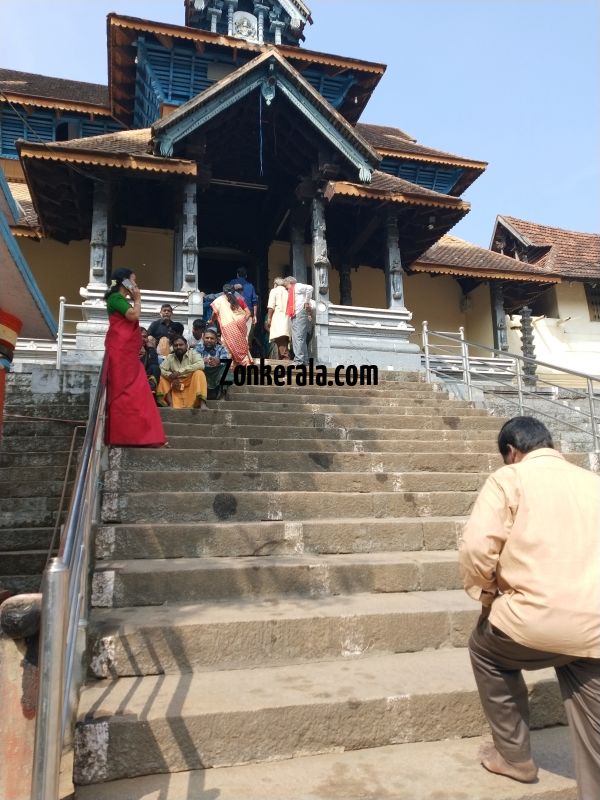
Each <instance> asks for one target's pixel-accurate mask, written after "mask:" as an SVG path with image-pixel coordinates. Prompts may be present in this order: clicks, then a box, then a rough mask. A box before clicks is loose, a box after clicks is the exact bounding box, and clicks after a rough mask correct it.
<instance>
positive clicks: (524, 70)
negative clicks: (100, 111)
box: [0, 0, 600, 247]
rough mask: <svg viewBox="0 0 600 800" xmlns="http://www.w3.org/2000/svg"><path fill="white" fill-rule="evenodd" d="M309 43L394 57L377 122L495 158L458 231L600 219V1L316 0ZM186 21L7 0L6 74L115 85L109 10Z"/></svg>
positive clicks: (1, 37) (133, 2)
mask: <svg viewBox="0 0 600 800" xmlns="http://www.w3.org/2000/svg"><path fill="white" fill-rule="evenodd" d="M309 5H310V7H311V8H312V11H313V19H314V25H312V26H311V27H309V28H308V30H307V38H306V43H305V46H306V47H308V48H310V49H314V50H324V51H328V52H333V53H340V54H343V55H348V56H354V57H357V58H364V59H368V60H373V61H381V62H383V63H386V64H387V65H388V69H387V72H386V74H385V76H384V78H383V80H382V81H381V83H380V84H379V87H378V88H377V89H376V91H375V93H374V95H373V98H372V99H371V101H370V103H369V105H368V106H367V108H366V111H365V113H364V115H363V121H364V122H375V123H380V124H384V125H396V126H398V127H401V128H403V129H404V130H406V131H408V132H409V133H411V134H412V135H413V136H415V137H416V138H417V139H418V141H420V142H422V143H423V144H427V145H429V146H431V147H437V148H439V149H441V150H447V151H449V152H451V153H456V154H458V155H463V156H468V157H471V158H475V159H481V160H483V161H488V162H489V167H488V169H487V171H486V173H484V175H483V176H482V177H480V178H479V179H478V180H477V181H476V183H475V184H474V185H473V186H472V187H471V189H469V190H468V191H467V193H466V194H465V197H466V199H468V200H469V201H470V202H471V204H472V210H471V212H470V214H469V215H468V216H467V217H466V218H465V219H464V220H463V221H462V222H461V223H459V225H457V227H456V228H454V230H453V233H455V234H456V235H457V236H462V237H463V238H465V239H468V240H470V241H472V242H475V243H477V244H481V245H484V246H486V247H487V246H488V244H489V240H490V236H491V232H492V228H493V223H494V219H495V216H496V214H498V213H500V214H502V213H504V214H509V215H512V216H517V217H522V218H524V219H530V220H533V221H536V222H540V223H543V224H547V225H556V226H558V227H563V228H568V229H572V230H583V231H597V230H598V227H599V221H600V135H599V134H600V114H599V110H600V109H599V94H600V92H599V89H600V86H599V83H600V58H599V54H600V47H599V33H598V31H599V29H600V11H599V9H600V4H599V3H598V2H597V0H369V1H368V2H365V1H364V0H312V2H311V0H309ZM109 11H118V12H120V13H123V14H129V15H133V16H138V17H144V18H146V19H155V20H162V21H165V22H174V23H177V24H183V0H109V2H106V0H28V2H26V3H24V2H23V0H0V66H3V67H12V68H14V69H20V70H24V71H30V72H41V73H45V74H47V75H54V76H58V77H65V78H75V79H78V80H88V81H94V82H98V83H104V82H106V71H107V70H106V24H105V20H106V14H107V13H108V12H109Z"/></svg>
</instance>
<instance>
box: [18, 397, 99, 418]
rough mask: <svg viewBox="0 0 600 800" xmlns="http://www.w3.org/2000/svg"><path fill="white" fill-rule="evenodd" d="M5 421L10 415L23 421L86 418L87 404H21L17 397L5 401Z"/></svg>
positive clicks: (88, 411)
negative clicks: (45, 418)
mask: <svg viewBox="0 0 600 800" xmlns="http://www.w3.org/2000/svg"><path fill="white" fill-rule="evenodd" d="M4 413H5V415H6V421H7V422H9V421H12V420H11V416H12V415H17V416H18V418H19V419H18V420H17V421H22V422H25V421H26V419H25V418H33V419H40V418H41V417H48V418H50V419H52V420H77V421H80V420H83V421H85V420H87V418H88V415H89V413H90V410H89V406H88V405H87V403H86V404H81V403H35V404H33V405H23V402H22V400H21V399H20V398H18V397H13V398H12V399H9V400H7V401H6V405H5V408H4Z"/></svg>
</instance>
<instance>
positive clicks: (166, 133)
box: [153, 59, 374, 183]
mask: <svg viewBox="0 0 600 800" xmlns="http://www.w3.org/2000/svg"><path fill="white" fill-rule="evenodd" d="M274 61H275V59H269V61H263V62H262V64H260V65H259V66H257V67H256V68H255V69H252V70H249V71H248V72H247V73H246V74H245V75H244V77H243V79H242V80H240V81H239V82H237V83H235V84H234V85H230V86H228V87H226V88H224V89H223V90H222V91H221V92H219V93H217V94H216V95H215V96H213V97H210V98H208V99H206V101H204V102H203V100H202V98H197V99H196V100H195V101H194V102H193V103H192V106H191V108H189V109H188V110H187V113H186V114H185V115H184V116H183V117H180V116H178V112H176V113H175V114H174V115H173V116H172V117H167V118H166V119H165V120H162V121H160V122H158V123H157V124H156V125H155V126H153V133H154V138H155V140H156V142H157V144H158V148H159V151H160V153H161V155H163V156H167V157H169V156H171V155H172V154H173V150H174V146H175V144H176V142H178V141H181V140H182V139H184V138H185V137H186V136H189V134H190V133H192V132H193V131H194V130H196V129H197V128H199V127H201V126H202V125H204V124H205V123H206V122H208V121H209V120H211V119H213V118H214V117H216V116H218V115H219V114H221V113H222V112H223V111H224V110H225V109H227V108H229V107H230V106H232V105H234V104H235V103H237V102H238V101H239V100H241V99H242V98H243V97H246V96H247V95H248V94H250V92H252V91H254V90H255V89H260V90H261V92H262V93H263V96H264V98H265V100H266V101H267V105H270V103H271V102H273V100H274V99H276V97H277V96H278V95H279V93H281V94H282V95H284V96H285V97H286V98H287V100H288V101H289V102H290V103H291V104H292V105H294V106H295V107H296V108H297V109H298V111H299V112H300V113H301V114H302V115H304V116H305V117H306V118H307V119H308V120H309V121H310V123H311V124H312V125H313V126H314V128H315V129H316V130H317V131H318V132H319V133H320V134H321V135H322V136H323V137H324V138H326V139H327V140H328V141H329V142H330V143H331V144H332V145H333V146H334V147H335V149H336V150H338V152H341V153H342V154H343V156H344V157H345V158H346V159H347V160H348V161H349V162H350V163H351V164H353V165H354V167H355V168H356V169H357V171H358V176H359V179H360V180H361V181H362V182H363V183H370V182H371V177H372V174H373V167H374V162H369V160H368V159H367V157H365V156H364V155H363V154H362V153H361V152H360V151H359V150H358V149H357V147H356V146H355V144H354V143H353V142H352V141H351V140H350V139H349V138H347V136H344V134H343V133H342V132H341V131H339V130H338V129H337V128H336V127H335V126H334V125H333V124H332V123H331V122H330V121H329V119H327V117H326V116H325V115H324V114H323V113H322V112H321V111H320V109H319V108H317V106H315V105H314V104H313V103H311V102H310V100H309V99H307V98H306V97H305V96H304V95H303V94H302V93H301V92H300V91H299V90H298V89H297V88H296V86H295V85H294V84H293V83H292V82H291V81H290V80H289V79H288V78H287V77H286V74H285V71H284V69H282V66H283V65H282V66H280V67H279V69H277V68H276V66H275V63H274ZM284 63H285V62H284ZM276 89H277V92H276V91H275V90H276Z"/></svg>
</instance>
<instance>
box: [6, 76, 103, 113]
mask: <svg viewBox="0 0 600 800" xmlns="http://www.w3.org/2000/svg"><path fill="white" fill-rule="evenodd" d="M0 91H2V92H6V93H7V94H11V95H15V94H18V95H25V96H28V97H46V98H52V99H55V100H67V101H68V102H70V103H89V104H90V105H95V106H102V107H103V108H104V109H105V110H108V109H107V107H108V86H103V85H102V84H99V83H85V82H84V81H72V80H66V79H65V78H52V77H50V76H48V75H37V74H35V73H32V72H18V71H17V70H14V69H0Z"/></svg>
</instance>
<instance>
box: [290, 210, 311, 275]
mask: <svg viewBox="0 0 600 800" xmlns="http://www.w3.org/2000/svg"><path fill="white" fill-rule="evenodd" d="M305 227H306V214H305V210H304V209H303V208H294V209H292V211H291V213H290V264H291V267H292V275H293V276H294V278H296V280H297V281H299V282H300V283H306V281H307V272H306V259H305V258H304V229H305Z"/></svg>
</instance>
